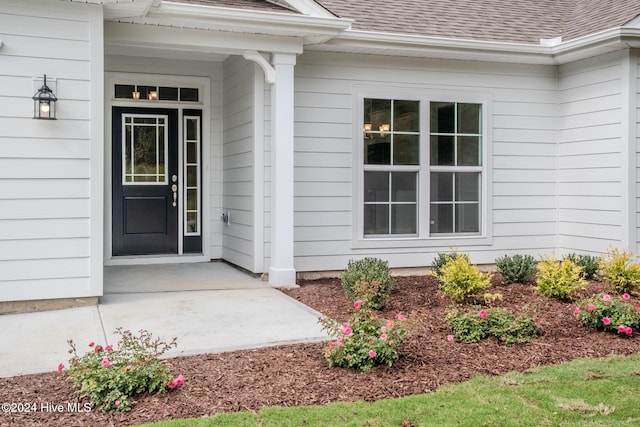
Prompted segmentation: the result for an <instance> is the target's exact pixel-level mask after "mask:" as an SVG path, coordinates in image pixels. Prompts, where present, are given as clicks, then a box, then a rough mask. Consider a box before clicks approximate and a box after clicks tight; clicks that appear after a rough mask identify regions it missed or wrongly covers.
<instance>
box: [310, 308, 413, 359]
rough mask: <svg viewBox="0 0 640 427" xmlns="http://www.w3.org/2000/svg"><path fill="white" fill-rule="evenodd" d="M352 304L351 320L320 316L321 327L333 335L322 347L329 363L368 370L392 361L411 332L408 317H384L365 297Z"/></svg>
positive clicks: (398, 354)
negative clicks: (380, 316) (371, 306)
mask: <svg viewBox="0 0 640 427" xmlns="http://www.w3.org/2000/svg"><path fill="white" fill-rule="evenodd" d="M353 307H354V311H355V312H354V314H353V315H352V316H351V318H350V319H349V321H348V322H344V323H340V322H337V321H335V320H333V319H329V318H327V317H323V318H321V319H320V323H321V324H322V329H323V330H325V331H327V332H328V333H329V335H330V336H332V337H334V339H333V340H332V341H329V342H328V344H327V345H326V346H325V347H324V349H323V351H324V357H325V359H326V360H327V362H328V364H329V366H330V367H334V366H339V367H343V368H353V369H358V370H360V371H368V370H370V369H372V368H373V367H374V366H377V365H388V366H391V365H393V362H394V361H395V360H397V359H398V358H399V357H400V352H399V350H398V347H399V346H400V345H401V344H402V340H403V338H404V337H405V335H406V334H407V332H408V326H407V318H406V317H405V316H403V315H402V314H398V315H397V316H396V317H395V318H394V319H391V320H390V319H381V318H379V317H378V316H377V315H376V314H375V313H374V312H373V311H372V310H371V308H370V305H369V304H368V303H367V301H366V300H357V301H355V302H354V303H353Z"/></svg>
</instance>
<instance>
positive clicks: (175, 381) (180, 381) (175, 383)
mask: <svg viewBox="0 0 640 427" xmlns="http://www.w3.org/2000/svg"><path fill="white" fill-rule="evenodd" d="M325 354H326V353H325ZM182 384H184V377H183V376H182V374H180V375H178V376H177V377H176V378H174V379H173V381H171V382H170V383H169V384H168V385H167V387H168V388H170V389H172V390H173V389H174V388H178V387H180V386H181V385H182Z"/></svg>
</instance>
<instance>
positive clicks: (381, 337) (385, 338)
mask: <svg viewBox="0 0 640 427" xmlns="http://www.w3.org/2000/svg"><path fill="white" fill-rule="evenodd" d="M387 338H388V337H387V334H382V335H380V339H381V340H382V341H386V340H387Z"/></svg>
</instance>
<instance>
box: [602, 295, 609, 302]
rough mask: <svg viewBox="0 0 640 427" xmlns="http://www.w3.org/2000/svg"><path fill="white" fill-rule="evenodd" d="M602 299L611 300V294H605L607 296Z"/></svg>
mask: <svg viewBox="0 0 640 427" xmlns="http://www.w3.org/2000/svg"><path fill="white" fill-rule="evenodd" d="M602 299H603V300H605V301H611V295H609V294H605V296H603V297H602Z"/></svg>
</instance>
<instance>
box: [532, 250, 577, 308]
mask: <svg viewBox="0 0 640 427" xmlns="http://www.w3.org/2000/svg"><path fill="white" fill-rule="evenodd" d="M582 270H583V268H582V267H580V266H579V265H577V264H576V263H575V262H573V261H572V260H571V259H569V258H566V257H565V258H563V259H562V261H558V260H556V259H554V258H553V257H550V258H547V257H541V259H540V262H539V263H538V278H537V284H538V292H540V293H541V294H543V295H547V296H551V297H556V298H559V299H563V300H572V299H573V298H574V297H575V294H576V292H578V291H579V290H581V289H584V286H585V284H586V281H585V279H584V275H583V274H582Z"/></svg>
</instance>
